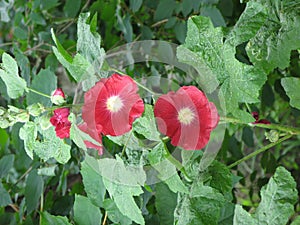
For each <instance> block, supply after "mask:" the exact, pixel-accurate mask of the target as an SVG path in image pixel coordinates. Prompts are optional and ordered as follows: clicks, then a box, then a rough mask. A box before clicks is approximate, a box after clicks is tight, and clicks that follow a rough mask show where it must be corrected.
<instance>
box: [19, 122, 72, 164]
mask: <svg viewBox="0 0 300 225" xmlns="http://www.w3.org/2000/svg"><path fill="white" fill-rule="evenodd" d="M39 132H40V134H41V135H42V136H43V139H42V140H36V138H37V134H38V128H37V126H36V124H35V123H33V122H30V121H29V122H27V123H25V124H24V125H23V127H22V128H21V129H20V133H19V135H20V138H21V139H22V140H24V146H25V151H26V153H27V155H28V156H29V157H30V158H31V159H33V152H34V153H36V154H37V155H38V156H39V157H40V158H41V159H43V160H45V161H46V160H48V159H50V158H52V157H53V158H55V159H56V160H57V161H58V162H59V163H62V164H64V163H66V162H68V161H69V159H70V158H71V155H70V149H71V146H70V145H68V144H66V143H65V142H64V141H63V140H62V139H60V138H59V137H57V136H56V133H55V130H54V127H53V126H51V127H50V128H48V129H47V130H42V129H40V130H39Z"/></svg>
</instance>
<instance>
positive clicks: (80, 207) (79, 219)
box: [74, 195, 102, 225]
mask: <svg viewBox="0 0 300 225" xmlns="http://www.w3.org/2000/svg"><path fill="white" fill-rule="evenodd" d="M87 209H88V210H87ZM83 215H84V216H83ZM101 218H102V214H101V212H100V209H99V208H98V207H96V206H95V205H93V204H92V203H91V201H90V200H89V199H88V198H87V197H84V196H81V195H75V202H74V220H75V222H76V223H77V224H78V225H98V224H100V223H101Z"/></svg>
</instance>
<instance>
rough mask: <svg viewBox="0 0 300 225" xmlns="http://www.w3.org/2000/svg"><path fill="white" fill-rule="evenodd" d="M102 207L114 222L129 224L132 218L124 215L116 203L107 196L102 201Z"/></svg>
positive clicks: (123, 224)
mask: <svg viewBox="0 0 300 225" xmlns="http://www.w3.org/2000/svg"><path fill="white" fill-rule="evenodd" d="M103 207H104V209H105V211H106V212H107V215H108V218H109V219H110V220H111V221H112V222H113V223H115V224H122V225H131V224H132V220H131V219H129V218H128V217H127V216H124V215H123V214H122V213H121V212H120V210H119V209H118V207H117V206H116V203H115V202H114V201H113V200H112V199H110V198H107V199H105V200H104V202H103Z"/></svg>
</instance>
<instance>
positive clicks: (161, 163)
mask: <svg viewBox="0 0 300 225" xmlns="http://www.w3.org/2000/svg"><path fill="white" fill-rule="evenodd" d="M168 157H169V156H168V154H167V152H166V150H165V144H164V143H163V142H161V143H159V144H158V145H156V146H155V147H154V148H153V149H152V150H151V152H150V153H149V155H148V160H149V162H150V164H151V166H152V167H153V168H154V169H155V170H156V171H157V173H158V174H157V178H158V179H159V180H160V181H163V182H165V183H166V184H167V185H168V187H169V188H170V190H171V191H173V192H175V193H176V192H183V193H188V189H187V187H186V186H185V185H184V183H183V182H182V180H181V179H180V177H179V175H178V173H177V170H176V167H175V165H173V164H172V163H171V162H170V161H169V160H168Z"/></svg>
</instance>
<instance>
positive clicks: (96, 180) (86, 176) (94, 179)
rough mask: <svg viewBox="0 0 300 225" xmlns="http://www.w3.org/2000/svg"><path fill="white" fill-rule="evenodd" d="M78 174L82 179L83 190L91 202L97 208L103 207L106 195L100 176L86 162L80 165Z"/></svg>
mask: <svg viewBox="0 0 300 225" xmlns="http://www.w3.org/2000/svg"><path fill="white" fill-rule="evenodd" d="M80 173H81V175H82V178H83V184H84V190H85V192H86V194H87V196H88V198H89V199H90V200H91V202H92V203H93V204H94V205H96V206H98V207H102V206H103V200H104V196H105V193H106V189H105V186H104V184H103V180H102V176H101V175H100V174H99V173H97V172H96V171H95V170H94V169H93V168H92V167H91V166H90V165H89V164H88V163H87V162H86V161H84V162H83V163H82V165H81V170H80Z"/></svg>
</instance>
